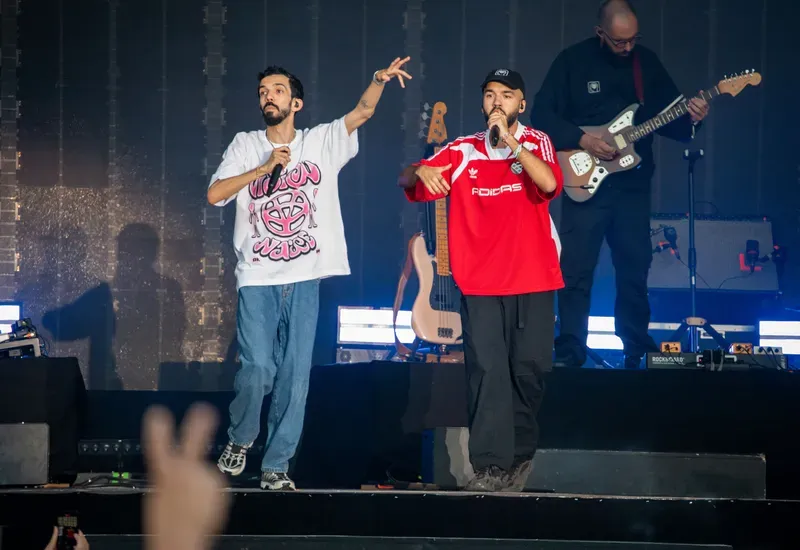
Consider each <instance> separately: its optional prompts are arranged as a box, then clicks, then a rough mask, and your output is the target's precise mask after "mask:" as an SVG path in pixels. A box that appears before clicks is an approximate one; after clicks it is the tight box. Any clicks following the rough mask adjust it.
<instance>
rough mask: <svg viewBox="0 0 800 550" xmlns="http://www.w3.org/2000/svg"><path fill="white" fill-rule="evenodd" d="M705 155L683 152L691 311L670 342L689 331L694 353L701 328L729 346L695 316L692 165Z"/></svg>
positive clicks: (695, 273) (695, 286) (712, 328)
mask: <svg viewBox="0 0 800 550" xmlns="http://www.w3.org/2000/svg"><path fill="white" fill-rule="evenodd" d="M704 154H705V153H704V152H703V150H702V149H698V150H697V151H689V149H686V150H685V151H684V152H683V159H684V160H686V161H689V166H688V173H687V179H688V184H689V185H688V187H689V189H688V190H689V264H688V267H689V295H690V296H691V311H690V312H689V316H688V317H686V318H685V319H684V320H683V321H682V322H681V326H680V327H678V329H677V330H676V331H675V332H673V333H672V335H671V336H670V340H671V341H672V342H679V341H680V340H681V338H683V334H684V332H686V331H687V330H688V331H689V352H690V353H696V352H697V351H698V350H699V349H700V338H699V330H700V329H701V328H702V329H703V330H705V331H706V333H708V334H709V335H710V336H711V337H712V338H713V339H714V341H715V342H716V343H717V345H719V347H720V348H722V349H723V350H727V349H729V348H730V344H728V342H726V341H725V338H723V337H722V335H721V334H720V333H719V332H717V331H716V330H714V327H712V326H711V325H710V324H709V323H708V321H706V320H705V319H703V318H702V317H698V316H697V249H696V248H695V246H694V218H695V212H694V204H695V203H694V165H695V163H696V162H697V161H698V160H700V159H701V158H703V155H704Z"/></svg>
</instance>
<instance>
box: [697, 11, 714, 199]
mask: <svg viewBox="0 0 800 550" xmlns="http://www.w3.org/2000/svg"><path fill="white" fill-rule="evenodd" d="M716 71H717V0H709V4H708V82H716V80H715V79H716ZM716 119H717V117H710V118H709V119H707V120H705V121H704V122H705V124H704V126H705V132H706V141H705V143H706V147H705V157H706V160H705V164H706V172H705V174H706V177H705V178H704V179H703V182H702V185H700V186H699V187H700V188H701V189H703V199H704V200H705V201H707V202H713V201H714V173H715V170H714V150H715V149H716V148H715V147H714V134H715V132H714V126H715V124H714V121H715V120H716ZM695 200H697V198H696V197H695Z"/></svg>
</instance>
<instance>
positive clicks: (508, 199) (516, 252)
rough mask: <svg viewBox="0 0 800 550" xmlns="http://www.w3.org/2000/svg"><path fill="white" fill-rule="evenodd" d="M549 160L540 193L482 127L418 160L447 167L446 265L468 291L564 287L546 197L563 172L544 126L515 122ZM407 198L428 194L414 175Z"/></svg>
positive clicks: (521, 136)
mask: <svg viewBox="0 0 800 550" xmlns="http://www.w3.org/2000/svg"><path fill="white" fill-rule="evenodd" d="M514 137H515V138H516V139H517V141H519V142H520V143H521V144H522V146H523V147H525V148H526V149H528V150H529V151H531V152H532V153H533V154H535V155H536V156H537V157H539V158H540V159H542V160H543V161H544V162H546V163H547V165H548V166H550V169H551V170H552V171H553V174H554V175H555V177H556V182H557V184H558V185H557V187H556V190H555V191H554V192H553V193H549V194H547V193H544V192H543V191H542V190H541V189H539V187H537V186H536V184H535V183H533V181H532V180H531V178H530V177H529V176H528V174H527V172H525V170H524V169H523V167H522V165H521V164H520V163H519V162H518V161H517V160H516V159H515V158H514V157H513V155H512V151H511V149H510V148H508V147H506V148H504V149H501V148H498V149H493V148H492V147H491V146H490V145H489V137H488V132H480V133H477V134H474V135H472V136H466V137H461V138H458V139H456V140H455V141H453V142H451V143H449V144H448V145H446V146H445V147H443V148H442V149H441V150H440V151H439V152H438V153H436V154H435V155H433V156H432V157H431V158H429V159H425V160H422V161H421V162H420V164H423V165H426V166H447V165H448V164H450V165H451V167H450V168H449V169H448V170H446V171H444V172H442V176H444V178H445V179H446V181H447V182H448V183H449V184H450V204H449V209H448V238H449V249H450V250H449V252H450V268H451V270H452V273H453V278H454V279H455V281H456V283H457V284H458V286H459V288H460V289H461V292H462V293H463V294H466V295H484V296H505V295H513V294H526V293H529V292H544V291H549V290H557V289H560V288H563V287H564V281H563V279H562V277H561V267H560V265H559V254H558V252H557V250H556V239H558V236H557V235H556V234H555V226H554V225H553V224H552V219H551V218H550V212H549V209H548V207H549V202H550V200H552V199H553V198H555V197H556V196H557V195H558V194H559V193H560V192H561V190H562V188H563V184H564V177H563V175H562V173H561V168H560V167H559V166H558V161H557V160H556V156H555V150H554V149H553V144H552V142H551V141H550V138H549V137H548V136H547V134H545V133H543V132H540V131H538V130H534V129H532V128H527V127H525V126H523V125H522V124H518V128H517V131H516V132H515V136H514ZM405 192H406V196H407V197H408V199H409V200H410V201H430V200H436V199H440V198H442V197H443V196H444V195H433V194H431V193H429V192H428V190H427V189H425V186H424V185H423V183H422V181H420V180H417V182H416V184H415V185H414V186H413V187H410V188H408V189H406V190H405Z"/></svg>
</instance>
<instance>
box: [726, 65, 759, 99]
mask: <svg viewBox="0 0 800 550" xmlns="http://www.w3.org/2000/svg"><path fill="white" fill-rule="evenodd" d="M759 84H761V75H760V74H759V73H757V72H756V71H755V70H749V71H745V72H743V73H739V74H738V75H733V76H726V77H725V78H724V79H723V80H720V81H719V84H717V89H718V90H719V93H721V94H729V95H731V96H733V97H736V96H737V95H739V92H741V91H742V90H744V89H745V88H746V87H747V86H758V85H759Z"/></svg>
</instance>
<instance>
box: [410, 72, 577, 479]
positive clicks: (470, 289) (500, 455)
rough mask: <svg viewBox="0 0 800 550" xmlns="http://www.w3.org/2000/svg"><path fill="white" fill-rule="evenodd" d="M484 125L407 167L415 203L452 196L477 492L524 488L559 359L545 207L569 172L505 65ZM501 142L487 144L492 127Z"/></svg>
mask: <svg viewBox="0 0 800 550" xmlns="http://www.w3.org/2000/svg"><path fill="white" fill-rule="evenodd" d="M481 89H482V90H483V107H482V110H483V114H484V116H485V117H486V121H487V130H485V131H483V132H479V133H477V134H474V135H471V136H464V137H460V138H458V139H456V140H454V141H453V142H451V143H449V144H448V145H446V146H445V147H443V148H442V149H441V150H440V151H439V152H438V153H436V154H435V155H433V156H432V157H431V158H429V159H425V160H422V161H420V162H419V163H418V164H415V165H413V166H410V167H408V168H407V169H406V170H404V171H403V173H402V174H401V175H400V179H399V181H398V184H399V185H400V186H401V187H402V188H404V189H405V193H406V196H407V197H408V199H409V200H411V201H431V200H436V199H440V198H442V197H444V196H446V195H450V208H449V214H448V217H449V223H448V225H449V253H450V263H451V269H452V272H453V278H454V279H455V281H456V284H458V286H459V289H460V290H461V293H462V300H461V321H462V326H463V337H464V362H465V363H466V370H467V386H468V396H467V403H468V407H469V411H468V413H469V429H470V440H469V453H470V460H471V462H472V465H473V468H474V469H475V477H474V478H473V479H472V480H471V481H470V482H469V483H468V484H467V486H466V489H467V490H472V491H499V490H517V491H518V490H521V489H522V488H523V487H524V485H525V481H526V480H527V477H528V474H529V473H530V469H531V468H530V467H531V461H532V459H533V455H534V453H535V452H536V446H537V443H538V436H539V426H538V424H537V422H536V415H537V413H538V411H539V406H540V405H541V402H542V396H543V394H544V382H543V377H544V374H545V373H546V372H547V371H549V370H551V367H552V360H553V342H552V340H553V336H554V332H555V326H554V325H555V323H554V319H555V316H554V295H555V291H556V290H558V289H560V288H562V287H563V286H564V283H563V280H562V278H561V269H560V267H559V259H558V252H557V250H556V240H555V239H557V235H554V233H553V231H554V228H553V226H552V220H551V219H550V214H549V211H548V205H549V202H550V200H552V199H553V198H554V197H555V196H556V195H558V193H560V192H561V189H562V185H563V176H562V173H561V169H560V168H559V166H558V162H557V160H556V156H555V151H554V149H553V145H552V143H551V142H550V138H549V137H548V136H547V135H546V134H544V133H542V132H539V131H537V130H534V129H532V128H528V127H526V126H523V125H522V124H521V123H520V122H519V121H518V120H517V119H518V117H519V115H520V113H522V112H524V111H525V107H526V105H525V83H524V81H523V80H522V76H521V75H520V74H519V73H517V72H515V71H511V70H508V69H497V70H495V71H492V72H490V73H489V75H488V76H487V77H486V79H485V80H484V82H483V85H482V86H481ZM493 127H496V129H497V135H498V137H499V140H498V141H497V142H496V144H494V146H493V144H492V134H493V132H492V129H493Z"/></svg>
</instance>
